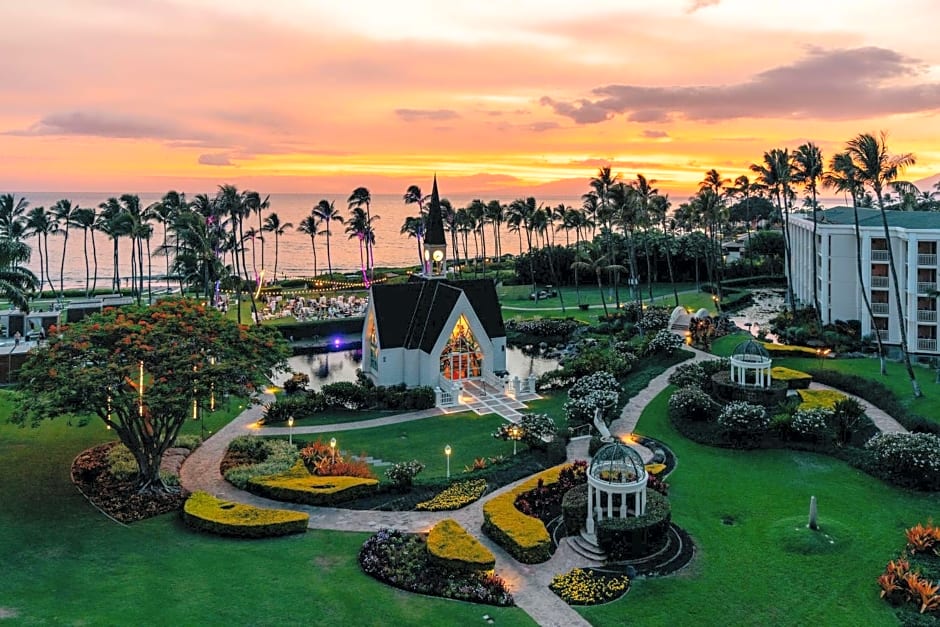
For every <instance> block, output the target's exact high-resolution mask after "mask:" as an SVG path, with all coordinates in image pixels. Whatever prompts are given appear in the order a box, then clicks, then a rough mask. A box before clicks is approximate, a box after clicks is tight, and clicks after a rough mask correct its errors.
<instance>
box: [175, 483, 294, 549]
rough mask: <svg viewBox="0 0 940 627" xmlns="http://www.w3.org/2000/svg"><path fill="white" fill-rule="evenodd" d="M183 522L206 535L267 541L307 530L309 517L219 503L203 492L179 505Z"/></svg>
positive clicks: (194, 494)
mask: <svg viewBox="0 0 940 627" xmlns="http://www.w3.org/2000/svg"><path fill="white" fill-rule="evenodd" d="M183 520H185V521H186V524H188V525H189V526H190V527H193V528H194V529H199V530H201V531H208V532H209V533H216V534H220V535H226V536H239V537H244V538H267V537H272V536H282V535H286V534H289V533H303V532H304V531H306V530H307V523H308V522H309V520H310V516H308V515H307V514H305V513H303V512H294V511H291V510H287V509H267V508H263V507H254V506H252V505H245V504H242V503H233V502H231V501H223V500H221V499H218V498H216V497H214V496H212V495H211V494H208V493H206V492H193V494H192V495H190V497H189V498H188V499H186V503H185V504H184V505H183Z"/></svg>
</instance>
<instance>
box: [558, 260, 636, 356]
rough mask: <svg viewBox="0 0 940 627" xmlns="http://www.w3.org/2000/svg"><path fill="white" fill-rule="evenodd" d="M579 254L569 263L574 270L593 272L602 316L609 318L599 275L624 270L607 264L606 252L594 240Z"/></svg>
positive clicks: (621, 267)
mask: <svg viewBox="0 0 940 627" xmlns="http://www.w3.org/2000/svg"><path fill="white" fill-rule="evenodd" d="M579 254H580V255H581V256H580V257H579V258H578V260H577V261H575V262H574V263H572V264H571V269H572V270H574V271H575V272H578V271H580V270H589V271H591V272H593V273H594V276H595V277H596V278H597V291H598V292H599V293H600V295H601V305H602V306H603V307H604V318H605V319H608V320H609V319H610V312H609V311H607V301H606V300H605V299H604V286H603V285H602V284H601V275H602V273H604V272H607V273H608V276H609V275H610V274H611V273H613V272H615V271H616V272H620V271H623V270H626V268H624V267H623V266H620V267H619V268H612V267H611V266H610V265H609V260H608V257H607V255H606V254H604V251H603V249H602V248H601V247H600V246H599V245H598V244H597V243H595V242H591V243H590V244H588V246H587V248H585V249H584V250H582V251H579ZM610 332H611V338H612V337H613V325H611V331H610Z"/></svg>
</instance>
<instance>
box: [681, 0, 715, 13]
mask: <svg viewBox="0 0 940 627" xmlns="http://www.w3.org/2000/svg"><path fill="white" fill-rule="evenodd" d="M719 4H721V0H692V2H690V3H689V7H688V8H687V9H686V10H685V12H686V13H695V12H696V11H698V10H699V9H704V8H706V7H714V6H718V5H719Z"/></svg>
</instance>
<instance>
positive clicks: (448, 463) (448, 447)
mask: <svg viewBox="0 0 940 627" xmlns="http://www.w3.org/2000/svg"><path fill="white" fill-rule="evenodd" d="M451 450H452V449H451V448H450V444H448V445H447V446H445V447H444V455H445V456H446V457H447V478H448V479H450V452H451Z"/></svg>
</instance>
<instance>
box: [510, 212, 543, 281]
mask: <svg viewBox="0 0 940 627" xmlns="http://www.w3.org/2000/svg"><path fill="white" fill-rule="evenodd" d="M538 211H539V209H538V207H537V206H536V200H535V198H534V197H532V196H529V197H527V198H517V199H516V200H514V201H512V202H511V203H510V204H509V216H508V222H509V224H510V228H512V227H515V230H516V231H517V232H518V231H519V230H520V229H522V230H524V231H525V238H526V245H527V249H528V251H529V274H530V275H531V278H532V291H533V292H534V291H535V265H534V264H533V262H532V225H533V223H534V222H535V220H536V215H535V214H536V213H538ZM519 254H520V255H521V254H522V235H521V233H520V235H519Z"/></svg>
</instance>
